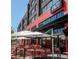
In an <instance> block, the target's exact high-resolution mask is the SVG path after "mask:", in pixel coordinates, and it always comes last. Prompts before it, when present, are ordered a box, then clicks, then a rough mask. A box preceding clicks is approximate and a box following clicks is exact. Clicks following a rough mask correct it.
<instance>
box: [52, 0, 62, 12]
mask: <svg viewBox="0 0 79 59" xmlns="http://www.w3.org/2000/svg"><path fill="white" fill-rule="evenodd" d="M61 7H62V0H53V6H52V7H51V12H52V13H53V12H55V11H56V10H58V9H60V8H61Z"/></svg>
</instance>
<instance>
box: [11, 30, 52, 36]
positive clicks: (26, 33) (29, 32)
mask: <svg viewBox="0 0 79 59" xmlns="http://www.w3.org/2000/svg"><path fill="white" fill-rule="evenodd" d="M12 36H21V37H51V35H48V34H44V33H41V32H31V31H20V32H16V33H13V34H12Z"/></svg>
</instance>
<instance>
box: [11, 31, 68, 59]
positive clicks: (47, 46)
mask: <svg viewBox="0 0 79 59" xmlns="http://www.w3.org/2000/svg"><path fill="white" fill-rule="evenodd" d="M18 33H19V34H18ZM18 33H13V34H12V36H16V38H14V39H17V43H16V46H12V47H14V49H12V57H13V58H14V59H16V58H17V59H42V58H47V59H51V58H53V57H61V56H59V55H58V54H57V56H54V55H55V53H54V52H55V50H56V49H55V47H54V46H53V44H54V43H53V36H51V35H48V34H43V33H39V32H33V33H32V32H31V33H30V32H28V31H22V32H18ZM60 55H61V53H60ZM27 57H28V58H27ZM65 58H67V55H66V57H65Z"/></svg>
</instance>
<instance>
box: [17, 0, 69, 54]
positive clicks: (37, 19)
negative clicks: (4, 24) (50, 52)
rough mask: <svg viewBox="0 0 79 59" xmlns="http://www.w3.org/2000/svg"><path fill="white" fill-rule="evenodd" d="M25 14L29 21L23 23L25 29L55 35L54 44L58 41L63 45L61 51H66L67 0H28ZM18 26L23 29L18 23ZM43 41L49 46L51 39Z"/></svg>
mask: <svg viewBox="0 0 79 59" xmlns="http://www.w3.org/2000/svg"><path fill="white" fill-rule="evenodd" d="M27 14H28V19H27V21H28V22H29V23H28V25H24V26H25V27H26V29H27V30H30V31H39V32H43V33H46V34H50V35H54V36H57V37H55V38H54V42H55V43H54V46H55V47H57V46H58V45H57V43H59V44H60V46H62V45H63V47H64V48H62V53H63V52H68V0H29V3H28V12H27ZM22 21H23V20H22ZM20 24H22V25H23V24H24V23H20ZM20 28H21V30H22V29H23V28H22V27H21V26H20V25H19V28H18V29H19V30H20ZM58 38H60V41H61V42H59V40H57V39H58ZM57 41H58V42H57ZM42 42H43V41H42ZM45 42H46V47H47V45H50V47H51V45H52V44H51V42H52V41H51V40H46V41H45ZM60 46H59V47H60Z"/></svg>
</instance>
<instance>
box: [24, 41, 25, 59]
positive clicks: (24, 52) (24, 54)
mask: <svg viewBox="0 0 79 59" xmlns="http://www.w3.org/2000/svg"><path fill="white" fill-rule="evenodd" d="M24 59H25V40H24Z"/></svg>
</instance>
